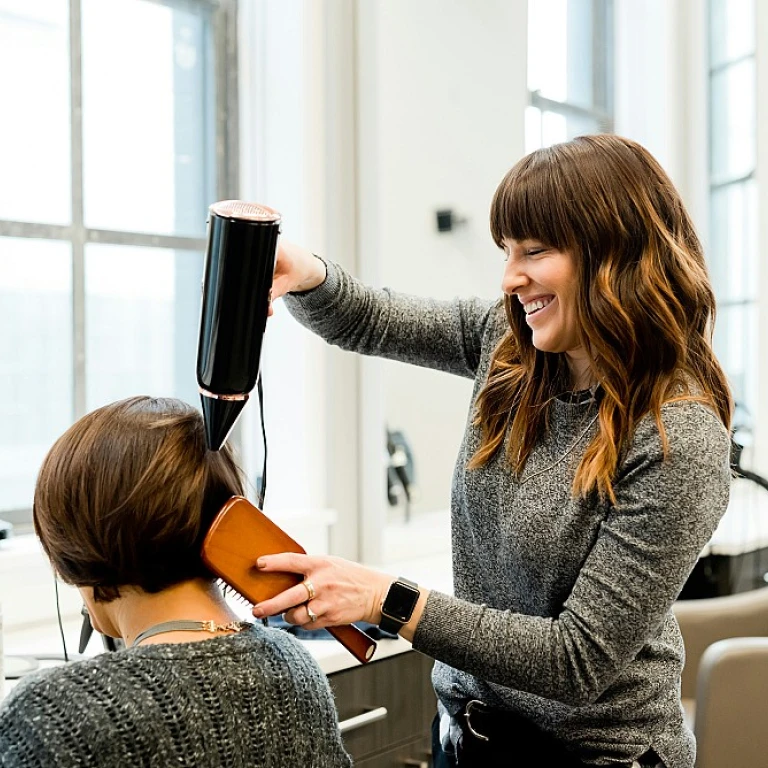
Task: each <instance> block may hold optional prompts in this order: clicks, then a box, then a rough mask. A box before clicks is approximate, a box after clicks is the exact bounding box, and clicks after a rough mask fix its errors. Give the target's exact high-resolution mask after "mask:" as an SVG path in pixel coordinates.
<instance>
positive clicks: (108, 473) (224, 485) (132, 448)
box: [33, 397, 243, 601]
mask: <svg viewBox="0 0 768 768" xmlns="http://www.w3.org/2000/svg"><path fill="white" fill-rule="evenodd" d="M234 495H243V478H242V473H241V470H240V468H239V467H238V465H237V463H236V462H235V459H234V457H233V454H232V450H231V449H230V448H229V446H228V445H225V446H224V447H223V448H222V449H221V450H220V451H209V450H207V449H206V446H205V433H204V427H203V419H202V415H201V414H200V412H199V411H198V410H196V409H195V408H193V407H192V406H191V405H188V404H187V403H184V402H182V401H181V400H175V399H171V398H151V397H132V398H128V399H126V400H121V401H119V402H116V403H112V404H110V405H105V406H104V407H102V408H98V409H96V410H95V411H92V412H91V413H88V414H87V415H85V416H83V418H81V419H80V420H79V421H77V422H76V423H75V424H73V425H72V426H71V427H70V428H69V429H68V430H67V431H66V432H65V433H64V434H63V435H62V436H61V437H60V438H59V439H58V440H57V441H56V443H55V444H54V445H53V447H52V448H51V450H50V451H49V452H48V455H47V456H46V458H45V460H44V461H43V464H42V467H41V469H40V473H39V475H38V479H37V485H36V487H35V498H34V506H33V518H34V524H35V531H36V533H37V535H38V536H39V537H40V541H41V543H42V546H43V549H44V550H45V552H46V554H47V555H48V557H49V558H50V560H51V564H52V565H53V567H54V569H55V570H56V572H57V573H58V575H59V576H60V577H61V578H62V579H63V580H64V581H66V582H68V583H70V584H75V585H77V586H81V587H84V586H88V587H93V592H94V598H95V599H96V600H102V601H109V600H113V599H114V598H116V597H119V594H120V592H119V588H120V587H125V586H135V587H139V588H140V589H142V590H144V591H145V592H159V591H161V590H163V589H165V588H166V587H169V586H171V585H173V584H177V583H179V582H182V581H186V580H188V579H192V578H195V577H199V576H203V577H209V578H213V576H212V574H211V573H210V572H209V571H208V570H207V569H206V567H205V566H204V565H203V562H202V560H201V558H200V548H201V545H202V542H203V538H204V537H205V534H206V532H207V530H208V528H209V526H210V524H211V522H212V521H213V518H214V517H215V515H216V513H217V512H218V510H219V509H220V508H221V507H222V506H223V504H224V503H225V502H226V501H227V499H229V498H230V497H231V496H234Z"/></svg>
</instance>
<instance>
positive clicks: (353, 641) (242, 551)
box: [202, 496, 376, 664]
mask: <svg viewBox="0 0 768 768" xmlns="http://www.w3.org/2000/svg"><path fill="white" fill-rule="evenodd" d="M277 552H299V553H301V554H306V552H305V550H304V548H303V547H302V546H301V545H300V544H299V543H298V542H296V541H294V540H293V539H292V538H291V537H290V536H289V535H288V534H287V533H286V532H285V531H283V530H282V528H280V527H279V526H277V525H276V524H275V523H274V522H272V520H270V519H269V518H268V517H267V516H266V515H265V514H264V513H263V512H262V511H261V510H260V509H258V508H257V507H255V506H254V505H253V504H251V502H250V501H248V500H247V499H245V498H243V497H241V496H233V497H232V498H231V499H229V501H228V502H227V503H226V504H225V505H224V506H223V507H222V508H221V510H220V511H219V514H218V515H217V516H216V518H215V519H214V521H213V523H212V524H211V527H210V529H209V530H208V533H207V535H206V537H205V541H204V542H203V547H202V557H203V562H205V564H206V565H207V566H208V567H209V568H210V569H211V571H213V573H215V574H216V575H217V576H218V577H219V578H220V579H222V580H223V581H225V582H226V583H227V584H228V585H229V586H230V587H231V588H232V589H233V590H235V591H236V592H238V593H239V594H240V595H242V596H243V597H244V598H245V599H246V600H248V601H249V602H250V603H254V604H255V603H260V602H262V601H263V600H268V599H269V598H270V597H274V596H275V595H277V594H279V593H280V592H282V591H283V590H285V589H288V588H290V587H292V586H294V585H295V584H299V583H301V581H302V579H303V578H304V577H303V576H302V575H301V574H298V573H282V572H271V573H263V572H261V571H258V570H257V569H256V568H255V567H254V562H255V561H256V559H257V558H258V557H259V556H260V555H268V554H275V553H277ZM327 629H328V632H329V634H330V635H331V636H332V637H333V638H335V639H336V640H337V641H338V642H339V643H341V644H342V645H343V646H344V647H345V648H346V649H347V650H348V651H349V652H350V653H351V654H352V655H353V656H354V657H355V658H356V659H357V660H358V661H359V662H360V663H361V664H365V663H366V662H369V661H370V660H371V659H372V658H373V654H374V651H375V650H376V641H375V640H374V639H373V638H372V637H370V636H369V635H367V634H366V633H365V632H363V630H362V629H360V628H359V627H356V626H355V625H354V624H344V625H342V626H339V627H328V628H327Z"/></svg>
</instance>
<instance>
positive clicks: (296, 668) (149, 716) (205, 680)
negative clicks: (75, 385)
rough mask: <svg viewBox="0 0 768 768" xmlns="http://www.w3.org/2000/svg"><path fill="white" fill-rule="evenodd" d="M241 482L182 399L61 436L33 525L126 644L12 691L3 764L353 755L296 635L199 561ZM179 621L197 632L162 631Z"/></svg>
mask: <svg viewBox="0 0 768 768" xmlns="http://www.w3.org/2000/svg"><path fill="white" fill-rule="evenodd" d="M242 482H243V481H242V478H241V474H240V470H239V469H238V467H237V465H236V463H235V461H234V459H233V456H232V453H231V451H230V449H229V448H228V447H227V446H225V447H224V448H223V449H222V450H221V451H218V452H213V451H207V450H206V447H205V437H204V432H203V422H202V417H201V415H200V413H199V412H198V411H197V410H195V409H194V408H192V407H191V406H189V405H186V404H185V403H182V402H181V401H178V400H171V399H154V398H149V397H133V398H130V399H127V400H122V401H120V402H117V403H113V404H111V405H107V406H105V407H103V408H99V409H98V410H95V411H93V412H92V413H89V414H88V415H86V416H85V417H83V418H82V419H80V420H79V421H78V422H77V423H75V424H74V425H73V426H72V427H70V428H69V429H68V430H67V431H66V432H65V433H64V435H63V436H62V437H60V438H59V440H58V441H57V442H56V443H55V444H54V446H53V448H52V449H51V450H50V452H49V453H48V455H47V457H46V458H45V460H44V462H43V465H42V467H41V469H40V474H39V476H38V480H37V486H36V489H35V498H34V524H35V530H36V532H37V535H38V536H39V538H40V541H41V543H42V546H43V549H44V550H45V552H46V553H47V555H48V557H49V558H50V561H51V564H52V566H53V568H54V570H55V571H56V573H57V574H58V575H59V577H60V578H61V579H63V580H64V581H66V582H68V583H70V584H74V585H76V586H77V587H78V588H79V590H80V592H81V593H82V596H83V599H84V601H85V604H86V607H87V609H88V612H89V614H90V617H91V621H92V623H93V626H94V627H95V628H96V629H97V630H99V631H100V632H103V633H104V634H106V635H109V636H112V637H116V638H122V639H123V641H124V642H125V646H126V647H125V648H123V649H121V650H118V651H115V652H105V653H101V654H99V655H98V656H96V657H94V658H92V659H89V660H85V661H78V662H74V663H70V664H65V665H61V666H58V667H55V668H52V669H47V670H43V671H40V672H37V673H35V674H33V675H30V676H29V677H27V678H25V679H24V680H23V681H22V682H21V683H20V684H19V685H18V686H16V688H14V689H13V690H12V691H11V693H10V695H9V696H8V697H7V698H6V700H5V701H4V702H3V704H2V706H0V765H2V766H14V767H15V766H19V767H20V768H24V767H25V766H33V765H34V766H61V767H66V766H85V765H87V766H104V767H106V766H109V768H114V767H115V766H157V767H158V768H160V767H161V766H162V768H167V766H171V765H172V766H178V767H182V766H189V767H190V768H191V767H192V766H195V768H205V767H208V766H210V767H211V768H213V767H214V766H272V767H274V768H287V767H289V766H313V767H314V768H322V767H324V766H328V767H329V768H330V767H333V768H338V766H349V765H351V760H350V757H349V755H348V754H347V752H346V751H345V749H344V746H343V744H342V741H341V736H340V733H339V727H338V720H337V713H336V709H335V705H334V701H333V698H332V693H331V690H330V687H329V685H328V681H327V679H326V677H325V675H324V674H323V672H322V670H321V669H320V668H319V666H318V665H317V663H316V662H315V660H314V659H313V658H312V656H311V655H310V654H309V652H308V651H307V650H306V649H305V648H304V646H303V645H302V644H301V642H300V641H299V640H297V639H296V638H295V637H293V636H291V635H290V634H288V633H287V632H285V631H283V630H280V629H274V628H268V627H265V626H263V625H262V624H260V623H256V624H247V623H245V622H239V621H238V617H237V616H236V615H235V614H234V613H233V612H232V611H231V609H230V608H229V606H228V605H227V603H226V602H225V600H224V599H223V597H222V594H221V591H220V589H219V587H218V585H217V583H216V580H215V579H214V577H213V575H212V574H211V573H210V572H209V571H207V570H206V568H205V566H204V565H203V563H202V561H201V559H200V555H199V553H200V547H201V544H202V541H203V538H204V536H205V533H206V531H207V529H208V527H209V525H210V523H211V521H212V520H213V518H214V516H215V515H216V513H217V511H218V510H219V509H220V508H221V506H222V505H223V504H224V503H225V502H226V501H227V499H229V498H230V497H231V496H233V495H243V485H242ZM177 620H178V621H183V622H190V627H189V628H186V629H171V630H170V631H169V630H168V628H164V627H157V625H158V624H163V623H165V622H172V621H177ZM191 622H200V623H202V622H213V623H214V624H215V625H216V626H215V629H214V630H213V632H210V631H208V630H207V629H199V628H193V627H196V625H192V624H191ZM153 627H155V628H157V629H161V630H163V631H160V632H159V633H157V634H153V633H152V632H151V631H150V632H147V630H150V629H151V628H153Z"/></svg>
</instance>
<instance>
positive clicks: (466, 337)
mask: <svg viewBox="0 0 768 768" xmlns="http://www.w3.org/2000/svg"><path fill="white" fill-rule="evenodd" d="M326 266H327V276H326V279H325V282H323V283H322V284H321V285H319V286H318V287H317V288H314V289H312V290H311V291H308V292H306V293H303V294H286V296H285V299H284V300H285V303H286V306H287V307H288V310H289V311H290V312H291V314H292V315H293V316H294V317H295V318H296V319H297V320H298V321H299V322H300V323H301V324H302V325H304V326H305V327H306V328H308V329H309V330H311V331H313V332H314V333H316V334H318V335H319V336H321V337H322V338H324V339H325V340H326V341H327V342H329V343H330V344H333V345H335V346H338V347H341V348H342V349H345V350H349V351H353V352H358V353H361V354H364V355H374V356H377V357H385V358H388V359H390V360H398V361H401V362H405V363H412V364H414V365H419V366H422V367H425V368H434V369H436V370H441V371H446V372H448V373H453V374H456V375H459V376H465V377H470V378H472V377H474V375H475V373H476V371H477V367H478V364H479V360H480V350H481V344H482V339H483V335H484V333H485V330H486V326H487V324H488V320H489V317H491V315H492V313H493V312H494V309H495V312H496V319H498V318H499V316H501V318H503V312H502V311H501V306H500V302H498V301H496V302H493V301H489V300H482V299H468V300H459V299H454V300H453V301H437V300H434V299H421V298H417V297H414V296H408V295H405V294H400V293H395V292H394V291H391V290H390V289H389V288H383V289H380V290H376V289H373V288H369V287H367V286H365V285H363V284H362V283H361V282H359V281H358V280H356V279H354V278H353V277H351V276H350V275H349V274H347V273H346V272H345V271H344V270H343V269H341V267H339V266H338V265H337V264H334V263H333V262H326Z"/></svg>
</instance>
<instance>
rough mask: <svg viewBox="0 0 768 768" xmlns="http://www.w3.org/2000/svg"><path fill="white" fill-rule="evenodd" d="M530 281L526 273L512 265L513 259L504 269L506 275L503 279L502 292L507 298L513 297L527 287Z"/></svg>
mask: <svg viewBox="0 0 768 768" xmlns="http://www.w3.org/2000/svg"><path fill="white" fill-rule="evenodd" d="M527 281H528V278H527V276H526V275H525V273H524V272H523V271H522V270H521V269H519V268H518V267H517V265H515V264H514V263H512V259H509V260H508V261H507V266H506V268H505V269H504V275H503V276H502V278H501V290H502V291H504V293H505V294H506V295H507V296H511V295H512V294H514V293H517V292H518V291H519V290H520V289H521V288H523V287H525V284H526V282H527Z"/></svg>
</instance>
